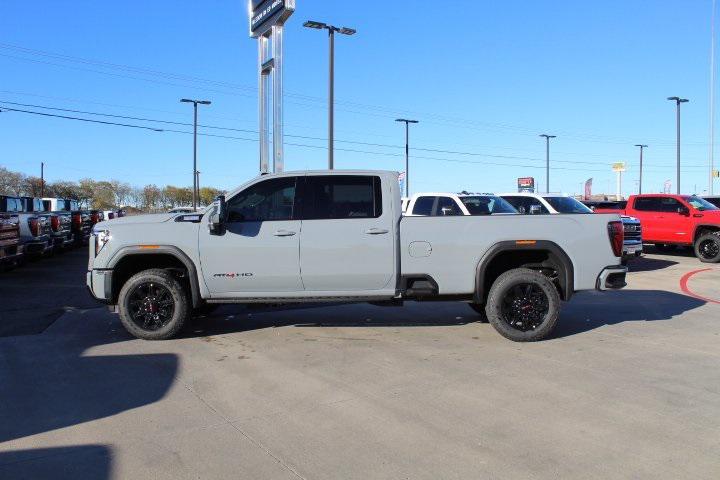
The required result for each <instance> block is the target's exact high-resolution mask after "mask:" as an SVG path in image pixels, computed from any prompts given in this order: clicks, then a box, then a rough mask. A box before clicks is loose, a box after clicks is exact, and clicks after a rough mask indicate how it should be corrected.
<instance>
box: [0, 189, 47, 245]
mask: <svg viewBox="0 0 720 480" xmlns="http://www.w3.org/2000/svg"><path fill="white" fill-rule="evenodd" d="M0 212H3V213H9V214H12V215H14V216H17V218H18V228H19V229H20V243H21V244H22V245H23V251H24V254H25V256H26V257H39V256H43V255H46V254H49V253H52V250H53V242H52V240H51V238H50V233H51V226H50V218H49V216H48V215H45V214H37V213H33V212H26V211H25V206H24V204H23V200H22V198H21V197H11V196H8V195H3V196H0Z"/></svg>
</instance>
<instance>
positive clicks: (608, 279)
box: [595, 265, 627, 290]
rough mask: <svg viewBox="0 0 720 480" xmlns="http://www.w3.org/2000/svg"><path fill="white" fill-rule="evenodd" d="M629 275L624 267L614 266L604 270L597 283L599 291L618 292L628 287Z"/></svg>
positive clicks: (596, 286)
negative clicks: (627, 276)
mask: <svg viewBox="0 0 720 480" xmlns="http://www.w3.org/2000/svg"><path fill="white" fill-rule="evenodd" d="M626 275H627V267H624V266H622V265H613V266H610V267H605V268H603V271H602V272H600V275H598V278H597V281H596V282H595V288H596V289H597V290H618V289H620V288H623V287H624V286H626V285H627V282H625V276H626Z"/></svg>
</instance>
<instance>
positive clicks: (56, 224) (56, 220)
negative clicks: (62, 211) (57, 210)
mask: <svg viewBox="0 0 720 480" xmlns="http://www.w3.org/2000/svg"><path fill="white" fill-rule="evenodd" d="M50 226H51V227H52V229H53V232H58V231H60V217H58V216H57V215H53V216H52V217H50Z"/></svg>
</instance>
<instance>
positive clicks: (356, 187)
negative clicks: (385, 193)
mask: <svg viewBox="0 0 720 480" xmlns="http://www.w3.org/2000/svg"><path fill="white" fill-rule="evenodd" d="M302 201H303V214H302V218H303V220H326V219H332V218H377V217H379V216H380V215H382V193H381V190H380V177H365V176H360V175H328V176H319V175H309V176H307V177H305V192H304V193H303V198H302Z"/></svg>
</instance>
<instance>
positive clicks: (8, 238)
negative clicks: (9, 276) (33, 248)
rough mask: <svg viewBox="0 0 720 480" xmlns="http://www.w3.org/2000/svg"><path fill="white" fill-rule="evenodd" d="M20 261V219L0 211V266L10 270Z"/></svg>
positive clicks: (21, 256)
mask: <svg viewBox="0 0 720 480" xmlns="http://www.w3.org/2000/svg"><path fill="white" fill-rule="evenodd" d="M2 202H3V200H2V197H0V204H2ZM22 260H23V245H21V244H20V219H19V218H18V216H17V215H16V214H13V213H7V212H4V211H0V266H1V267H2V268H12V267H15V266H16V265H18V264H20V263H22Z"/></svg>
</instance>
